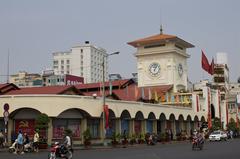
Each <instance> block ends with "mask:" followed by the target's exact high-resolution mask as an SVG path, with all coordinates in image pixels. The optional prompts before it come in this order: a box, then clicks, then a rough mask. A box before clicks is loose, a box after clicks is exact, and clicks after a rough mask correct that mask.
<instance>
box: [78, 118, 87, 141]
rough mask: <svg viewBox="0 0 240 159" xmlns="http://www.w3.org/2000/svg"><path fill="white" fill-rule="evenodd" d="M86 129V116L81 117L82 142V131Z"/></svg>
mask: <svg viewBox="0 0 240 159" xmlns="http://www.w3.org/2000/svg"><path fill="white" fill-rule="evenodd" d="M85 130H87V119H86V118H83V119H81V129H80V131H81V141H82V144H83V132H84V131H85Z"/></svg>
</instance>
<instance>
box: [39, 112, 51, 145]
mask: <svg viewBox="0 0 240 159" xmlns="http://www.w3.org/2000/svg"><path fill="white" fill-rule="evenodd" d="M49 121H50V119H49V117H48V115H47V114H44V113H41V114H39V115H38V116H37V118H36V125H35V130H36V131H37V132H39V135H40V145H39V148H41V145H43V146H42V147H43V148H47V129H48V123H49Z"/></svg>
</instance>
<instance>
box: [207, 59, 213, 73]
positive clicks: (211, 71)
mask: <svg viewBox="0 0 240 159" xmlns="http://www.w3.org/2000/svg"><path fill="white" fill-rule="evenodd" d="M208 73H209V74H210V75H213V74H214V59H212V62H211V65H210V67H209V72H208Z"/></svg>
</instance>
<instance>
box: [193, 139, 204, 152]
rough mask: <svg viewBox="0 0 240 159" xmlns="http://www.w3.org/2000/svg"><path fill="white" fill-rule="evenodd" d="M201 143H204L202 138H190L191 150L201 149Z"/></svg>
mask: <svg viewBox="0 0 240 159" xmlns="http://www.w3.org/2000/svg"><path fill="white" fill-rule="evenodd" d="M203 144H204V140H203V139H199V138H196V137H195V138H193V139H192V150H196V149H200V150H202V149H203Z"/></svg>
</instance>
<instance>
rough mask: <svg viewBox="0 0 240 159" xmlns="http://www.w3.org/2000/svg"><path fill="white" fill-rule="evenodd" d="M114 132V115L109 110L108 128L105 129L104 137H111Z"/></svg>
mask: <svg viewBox="0 0 240 159" xmlns="http://www.w3.org/2000/svg"><path fill="white" fill-rule="evenodd" d="M114 132H116V115H115V113H114V112H113V110H112V109H109V120H108V128H107V129H106V137H107V138H110V137H112V134H113V133H114Z"/></svg>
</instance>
